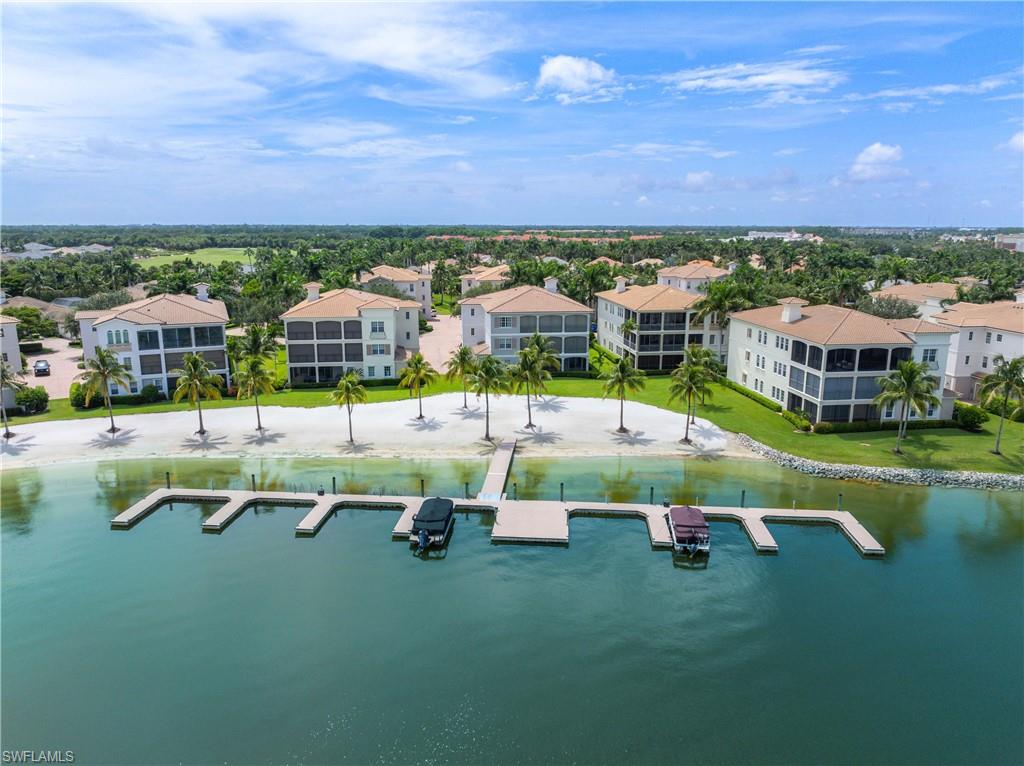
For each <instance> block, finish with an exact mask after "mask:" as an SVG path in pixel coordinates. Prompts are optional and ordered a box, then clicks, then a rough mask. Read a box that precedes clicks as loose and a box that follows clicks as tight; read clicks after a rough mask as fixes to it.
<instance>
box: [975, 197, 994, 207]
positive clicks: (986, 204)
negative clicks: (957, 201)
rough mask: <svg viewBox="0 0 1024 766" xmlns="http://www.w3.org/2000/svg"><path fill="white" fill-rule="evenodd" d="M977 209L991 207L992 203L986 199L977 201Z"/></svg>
mask: <svg viewBox="0 0 1024 766" xmlns="http://www.w3.org/2000/svg"><path fill="white" fill-rule="evenodd" d="M978 207H992V202H991V201H990V200H987V199H983V200H978Z"/></svg>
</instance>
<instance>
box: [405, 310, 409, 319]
mask: <svg viewBox="0 0 1024 766" xmlns="http://www.w3.org/2000/svg"><path fill="white" fill-rule="evenodd" d="M405 318H406V319H408V318H409V312H408V311H406V312H405Z"/></svg>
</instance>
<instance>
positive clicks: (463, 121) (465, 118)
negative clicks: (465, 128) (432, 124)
mask: <svg viewBox="0 0 1024 766" xmlns="http://www.w3.org/2000/svg"><path fill="white" fill-rule="evenodd" d="M448 122H450V123H451V124H452V125H469V124H470V123H472V122H476V117H474V116H473V115H471V114H457V115H455V116H454V117H452V118H451V119H450V120H448Z"/></svg>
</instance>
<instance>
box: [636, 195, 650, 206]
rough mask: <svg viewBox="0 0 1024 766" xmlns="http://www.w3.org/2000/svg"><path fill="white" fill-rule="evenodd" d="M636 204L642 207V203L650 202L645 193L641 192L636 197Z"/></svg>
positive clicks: (647, 203)
mask: <svg viewBox="0 0 1024 766" xmlns="http://www.w3.org/2000/svg"><path fill="white" fill-rule="evenodd" d="M636 204H637V205H640V206H641V207H643V206H644V205H649V204H651V201H650V200H649V199H647V195H646V194H641V195H640V196H639V197H637V198H636Z"/></svg>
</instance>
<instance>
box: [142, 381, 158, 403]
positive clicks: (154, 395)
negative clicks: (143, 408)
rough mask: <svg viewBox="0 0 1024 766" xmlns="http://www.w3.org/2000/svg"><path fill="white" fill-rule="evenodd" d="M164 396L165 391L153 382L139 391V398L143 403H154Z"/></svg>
mask: <svg viewBox="0 0 1024 766" xmlns="http://www.w3.org/2000/svg"><path fill="white" fill-rule="evenodd" d="M163 398H164V395H163V392H162V391H161V390H160V389H159V388H157V387H156V386H154V385H153V384H152V383H150V384H148V385H145V386H143V387H142V390H141V391H139V399H140V400H141V402H142V403H143V404H152V403H153V402H159V401H160V400H161V399H163Z"/></svg>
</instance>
